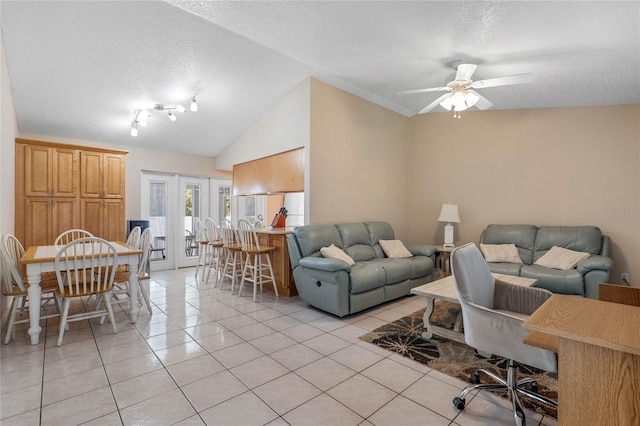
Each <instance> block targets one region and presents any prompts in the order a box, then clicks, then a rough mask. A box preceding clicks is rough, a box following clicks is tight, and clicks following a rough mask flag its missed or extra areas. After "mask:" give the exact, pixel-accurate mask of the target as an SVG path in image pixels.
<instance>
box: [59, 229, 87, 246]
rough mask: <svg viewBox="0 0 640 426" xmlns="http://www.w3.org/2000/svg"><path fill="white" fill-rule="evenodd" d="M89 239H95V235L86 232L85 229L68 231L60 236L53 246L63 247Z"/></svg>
mask: <svg viewBox="0 0 640 426" xmlns="http://www.w3.org/2000/svg"><path fill="white" fill-rule="evenodd" d="M87 237H93V234H92V233H91V232H89V231H85V230H84V229H69V230H68V231H64V232H63V233H61V234H60V235H58V236H57V237H56V240H55V241H54V243H53V244H55V245H56V246H63V245H65V244H68V243H70V242H71V241H75V240H77V239H79V238H87Z"/></svg>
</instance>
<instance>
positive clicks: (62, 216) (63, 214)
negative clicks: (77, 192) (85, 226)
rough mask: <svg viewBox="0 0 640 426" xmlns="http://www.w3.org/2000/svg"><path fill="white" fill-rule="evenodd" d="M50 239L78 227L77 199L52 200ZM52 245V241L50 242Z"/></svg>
mask: <svg viewBox="0 0 640 426" xmlns="http://www.w3.org/2000/svg"><path fill="white" fill-rule="evenodd" d="M51 219H52V222H51V232H52V234H51V237H52V238H53V240H54V241H55V238H56V237H57V236H58V235H60V234H61V233H63V232H64V231H68V230H69V229H75V228H78V227H79V225H80V220H79V214H78V199H77V198H54V199H52V200H51ZM51 244H53V241H52V242H51Z"/></svg>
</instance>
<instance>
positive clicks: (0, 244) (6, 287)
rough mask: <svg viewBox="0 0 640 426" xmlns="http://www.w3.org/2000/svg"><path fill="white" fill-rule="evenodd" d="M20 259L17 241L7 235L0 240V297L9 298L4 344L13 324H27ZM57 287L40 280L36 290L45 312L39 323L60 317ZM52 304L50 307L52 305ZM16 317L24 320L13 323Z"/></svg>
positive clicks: (55, 283) (27, 304) (26, 307)
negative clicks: (0, 283)
mask: <svg viewBox="0 0 640 426" xmlns="http://www.w3.org/2000/svg"><path fill="white" fill-rule="evenodd" d="M23 255H24V247H22V244H20V241H18V239H17V238H16V237H14V236H13V235H11V234H5V235H3V236H2V238H1V240H0V268H1V269H2V276H1V278H2V294H3V296H4V297H12V298H13V299H12V300H11V307H10V308H9V313H8V316H7V319H6V321H5V322H6V324H7V330H6V334H5V337H4V344H5V345H6V344H8V343H9V342H10V341H11V334H12V332H13V327H14V326H15V325H16V324H21V323H28V322H29V315H28V313H29V308H33V309H35V308H36V307H31V306H30V304H29V302H28V289H29V286H28V284H26V283H25V282H24V275H23V271H22V265H20V258H21V257H22V256H23ZM57 287H58V281H57V280H56V279H50V278H49V279H47V278H45V279H42V280H41V281H40V288H41V289H42V296H43V297H42V302H41V304H40V306H39V307H38V308H39V309H42V310H44V311H45V314H44V315H42V314H41V315H40V319H46V318H53V317H58V316H60V301H59V299H56V297H55V291H56V288H57ZM52 302H53V303H52ZM51 309H55V311H56V312H55V313H53V314H47V313H46V312H47V311H50V310H51ZM18 315H20V316H23V317H24V318H21V319H17V317H18Z"/></svg>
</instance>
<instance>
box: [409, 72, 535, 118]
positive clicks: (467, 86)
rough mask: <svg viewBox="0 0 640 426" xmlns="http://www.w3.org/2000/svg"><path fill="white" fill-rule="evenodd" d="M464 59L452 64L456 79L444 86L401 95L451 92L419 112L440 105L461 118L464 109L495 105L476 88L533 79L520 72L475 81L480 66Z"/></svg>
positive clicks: (455, 116)
mask: <svg viewBox="0 0 640 426" xmlns="http://www.w3.org/2000/svg"><path fill="white" fill-rule="evenodd" d="M460 62H462V61H460V60H456V61H453V62H451V65H452V66H453V68H454V69H455V70H456V76H455V79H454V80H453V81H451V82H449V83H448V84H447V85H446V86H444V87H430V88H426V89H414V90H405V91H404V92H400V93H399V95H409V94H414V93H425V92H444V91H446V92H449V93H445V94H444V95H442V96H440V97H439V98H438V99H436V100H435V101H433V102H432V103H430V104H429V105H427V106H426V107H424V108H423V109H422V110H420V111H419V112H418V114H424V113H425V112H429V111H431V110H432V109H433V108H435V107H436V106H438V105H440V106H441V107H442V108H444V109H446V110H447V111H452V112H453V118H460V111H464V110H466V109H469V108H471V107H473V106H476V107H477V108H478V109H481V110H485V109H489V108H491V107H492V106H493V104H492V103H491V101H489V100H488V99H487V98H485V97H484V96H482V95H480V94H479V93H478V92H476V91H475V90H474V89H485V88H487V87H496V86H508V85H511V84H522V83H529V82H531V81H532V80H533V76H532V75H531V74H518V75H511V76H507V77H498V78H491V79H487V80H478V81H474V80H472V79H471V77H472V76H473V73H474V72H475V71H476V68H478V66H477V65H474V64H462V63H460Z"/></svg>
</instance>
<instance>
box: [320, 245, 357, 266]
mask: <svg viewBox="0 0 640 426" xmlns="http://www.w3.org/2000/svg"><path fill="white" fill-rule="evenodd" d="M320 253H322V255H323V256H324V257H330V258H331V259H338V260H342V261H344V262H347V263H348V264H349V266H351V265H353V264H354V263H356V262H355V261H354V260H353V259H352V258H351V256H349V255H348V254H347V253H345V252H344V250H342V249H341V248H340V247H336V245H335V244H331V245H330V246H329V247H322V248H321V249H320Z"/></svg>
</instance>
